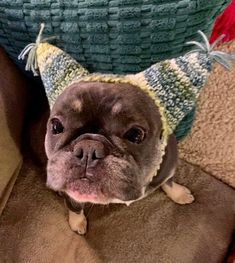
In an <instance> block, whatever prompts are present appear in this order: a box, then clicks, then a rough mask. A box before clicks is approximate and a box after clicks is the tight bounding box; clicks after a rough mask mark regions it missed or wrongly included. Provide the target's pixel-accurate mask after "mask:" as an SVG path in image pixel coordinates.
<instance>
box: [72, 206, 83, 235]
mask: <svg viewBox="0 0 235 263" xmlns="http://www.w3.org/2000/svg"><path fill="white" fill-rule="evenodd" d="M69 225H70V228H71V229H72V230H73V231H74V232H77V233H78V234H79V235H85V234H86V231H87V220H86V217H85V215H84V213H83V210H82V211H81V212H80V213H79V214H77V213H74V212H72V211H70V210H69Z"/></svg>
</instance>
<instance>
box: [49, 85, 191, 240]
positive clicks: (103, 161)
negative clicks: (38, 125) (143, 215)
mask: <svg viewBox="0 0 235 263" xmlns="http://www.w3.org/2000/svg"><path fill="white" fill-rule="evenodd" d="M161 136H162V122H161V117H160V113H159V110H158V108H157V107H156V105H155V103H154V101H153V100H152V99H151V97H150V96H148V95H147V94H146V93H145V92H144V91H142V90H141V89H139V88H138V89H137V88H136V87H133V85H131V84H123V83H118V84H117V83H115V84H113V83H104V82H92V81H89V82H79V83H75V84H72V85H70V86H69V87H68V88H66V89H65V90H64V91H63V93H62V94H61V95H60V96H59V97H58V98H57V100H56V102H55V104H54V106H53V108H52V110H51V113H50V118H49V120H48V123H47V133H46V138H45V149H46V154H47V157H48V164H47V186H48V187H49V188H51V189H53V190H55V191H58V192H62V193H63V194H64V196H65V199H66V203H67V206H68V209H69V225H70V227H71V229H72V230H73V231H75V232H77V233H78V234H81V235H83V234H85V233H86V231H87V220H86V217H85V215H84V212H83V208H84V204H85V203H93V204H109V203H123V204H126V205H129V204H131V203H132V202H134V201H137V200H140V199H142V198H144V197H146V196H147V195H149V194H150V193H152V192H153V191H155V190H156V189H157V188H159V187H161V188H162V190H163V191H164V192H165V193H166V194H167V196H168V197H169V198H170V199H171V200H173V201H174V202H176V203H177V204H189V203H192V202H193V201H194V197H193V195H192V194H191V192H190V190H189V189H187V188H186V187H184V186H182V185H179V184H177V183H175V182H174V181H173V176H174V173H175V171H176V167H177V142H176V138H175V136H174V134H171V135H170V136H169V138H168V142H167V146H166V148H165V154H164V156H163V157H162V160H161V158H160V151H159V144H160V140H161ZM158 163H159V164H160V168H159V169H158V171H156V170H157V168H156V167H157V164H158ZM156 173H157V175H156Z"/></svg>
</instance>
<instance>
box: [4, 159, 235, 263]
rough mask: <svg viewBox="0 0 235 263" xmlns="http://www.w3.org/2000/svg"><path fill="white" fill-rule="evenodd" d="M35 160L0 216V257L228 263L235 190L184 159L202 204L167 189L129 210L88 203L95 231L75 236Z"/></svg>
mask: <svg viewBox="0 0 235 263" xmlns="http://www.w3.org/2000/svg"><path fill="white" fill-rule="evenodd" d="M44 176H45V173H44V172H43V169H42V168H41V167H39V166H35V165H34V164H32V161H31V156H29V157H28V159H27V160H25V162H24V167H23V169H22V171H21V174H20V176H19V177H18V180H17V182H16V185H15V187H14V189H13V192H12V195H11V198H10V199H9V201H8V204H7V206H6V208H5V210H4V213H3V215H2V217H1V218H0V244H1V249H0V259H2V262H7V263H8V262H17V263H25V262H30V263H34V262H35V263H38V262H40V263H48V262H56V263H60V262H61V263H63V262H66V263H67V262H68V263H75V262H84V263H93V262H94V263H98V262H104V263H106V262H107V263H110V262H111V263H120V262H128V263H135V262H146V263H156V262H158V263H166V262H167V263H173V262H177V263H198V262H210V263H219V262H222V260H223V258H224V257H225V254H226V251H227V247H228V245H229V243H230V239H231V236H232V231H233V227H234V226H235V225H234V215H235V204H234V198H235V191H234V190H233V189H232V188H231V187H229V186H227V185H226V184H223V183H221V182H220V181H219V180H217V179H215V178H214V177H212V176H210V175H208V174H206V173H205V172H203V171H202V170H201V169H200V168H198V167H197V166H194V165H191V164H189V163H187V162H185V161H181V162H180V165H179V169H178V171H177V177H176V180H177V181H178V182H180V183H182V184H184V185H186V186H188V187H189V188H190V189H191V190H192V191H193V193H194V195H195V198H196V201H195V202H194V203H193V204H191V205H185V206H180V205H177V204H175V203H173V202H172V201H171V200H169V199H168V198H167V197H166V195H165V194H164V193H163V192H162V191H161V190H159V191H156V192H155V193H153V194H152V195H150V196H149V197H147V198H146V199H143V200H141V201H139V202H137V203H134V204H132V205H131V206H129V207H127V206H125V205H118V204H116V205H109V206H94V207H91V206H87V208H86V211H85V213H86V215H87V216H88V220H89V231H88V234H87V235H86V236H85V237H82V236H78V235H77V234H75V233H73V232H72V231H71V230H70V228H69V225H68V222H67V210H66V208H65V205H64V203H63V200H62V198H61V197H60V196H57V195H56V194H55V193H54V192H52V191H50V190H48V189H46V187H45V178H44Z"/></svg>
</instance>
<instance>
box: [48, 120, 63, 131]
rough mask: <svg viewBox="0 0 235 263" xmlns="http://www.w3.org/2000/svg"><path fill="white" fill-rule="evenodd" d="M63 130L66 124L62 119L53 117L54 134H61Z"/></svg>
mask: <svg viewBox="0 0 235 263" xmlns="http://www.w3.org/2000/svg"><path fill="white" fill-rule="evenodd" d="M63 131H64V126H63V125H62V123H61V122H60V120H59V119H57V118H53V119H52V120H51V132H52V133H53V134H59V133H62V132H63Z"/></svg>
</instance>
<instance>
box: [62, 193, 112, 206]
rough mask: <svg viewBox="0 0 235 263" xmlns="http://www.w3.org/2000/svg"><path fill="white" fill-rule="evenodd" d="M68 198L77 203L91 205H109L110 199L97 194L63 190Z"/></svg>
mask: <svg viewBox="0 0 235 263" xmlns="http://www.w3.org/2000/svg"><path fill="white" fill-rule="evenodd" d="M64 192H65V193H66V194H67V195H68V196H69V197H70V198H72V199H73V200H74V201H76V202H78V203H93V204H103V205H105V204H109V203H110V201H111V200H110V199H108V198H106V197H105V196H103V195H102V194H98V193H95V192H94V193H81V192H79V191H76V190H65V191H64Z"/></svg>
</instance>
